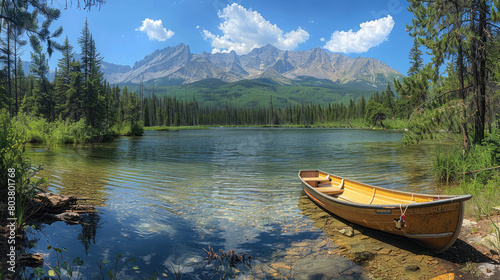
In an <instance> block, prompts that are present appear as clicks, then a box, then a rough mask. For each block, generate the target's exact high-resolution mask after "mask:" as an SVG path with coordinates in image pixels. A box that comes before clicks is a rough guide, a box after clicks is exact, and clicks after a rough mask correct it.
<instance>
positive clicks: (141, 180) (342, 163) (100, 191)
mask: <svg viewBox="0 0 500 280" xmlns="http://www.w3.org/2000/svg"><path fill="white" fill-rule="evenodd" d="M401 136H402V134H401V133H400V132H391V131H371V130H348V129H280V128H278V129H275V128H269V129H257V128H232V129H227V128H222V129H219V128H217V129H210V130H190V131H179V132H152V131H147V132H146V135H145V136H144V137H122V138H120V139H118V140H117V141H115V142H113V143H108V144H101V145H90V146H87V147H71V146H65V147H54V148H51V149H50V150H49V151H43V152H40V151H37V149H40V148H41V147H38V146H33V147H31V148H30V149H29V150H30V151H29V156H30V158H31V159H32V162H33V163H35V164H36V163H41V164H43V165H44V166H45V169H44V170H43V171H42V172H41V173H40V176H45V177H47V178H48V180H49V182H50V186H49V190H51V191H55V192H60V193H63V194H70V195H77V196H83V197H89V198H92V199H95V201H90V203H91V204H94V205H97V206H100V207H98V209H99V210H100V212H101V213H102V214H100V216H98V217H96V219H97V218H98V220H96V221H95V223H92V222H90V223H89V224H94V225H96V226H95V227H92V226H89V227H88V228H85V230H84V231H83V230H82V232H77V231H76V230H75V229H74V228H71V227H66V226H65V225H64V224H62V223H55V224H53V225H51V226H50V227H47V228H46V229H45V232H46V233H47V236H48V238H47V240H45V241H42V242H39V248H45V247H46V246H45V247H44V245H46V244H51V245H53V246H56V247H57V246H59V247H66V248H68V249H69V251H68V252H67V254H69V255H70V256H69V258H74V257H77V256H79V257H81V258H82V259H83V260H84V261H85V264H86V266H87V267H86V268H85V269H87V270H88V271H89V272H91V273H92V272H96V269H97V268H96V267H95V265H94V264H95V261H96V260H103V259H108V260H109V259H110V258H113V256H116V255H117V254H119V253H121V254H123V255H124V256H125V257H134V258H136V259H137V263H136V265H137V266H138V267H139V268H140V270H138V271H134V270H129V271H127V272H125V274H128V275H129V276H130V275H132V276H133V275H135V273H136V272H139V273H141V274H142V275H143V276H147V275H148V274H147V273H149V272H152V271H156V272H165V273H167V274H170V273H171V265H170V264H175V265H180V266H183V265H185V264H188V263H190V262H193V260H198V259H200V258H201V259H203V258H204V255H203V254H204V251H203V249H204V248H207V247H208V246H209V245H211V246H214V247H215V248H217V249H224V250H229V249H235V250H237V251H239V252H251V253H252V255H254V256H258V257H259V259H260V258H262V259H268V260H272V259H275V258H278V257H277V256H281V257H280V258H284V257H285V256H286V250H287V248H289V247H294V246H295V245H293V244H300V243H301V242H302V241H304V240H313V241H309V242H319V241H317V240H318V239H321V237H322V236H324V233H323V232H322V231H321V230H320V229H319V228H317V227H313V224H314V223H315V222H316V221H314V220H312V219H310V217H308V216H306V215H304V214H303V211H302V210H301V209H300V208H299V207H297V200H298V199H299V197H300V196H301V187H300V183H299V181H298V179H297V172H298V170H300V169H321V170H325V171H329V172H332V173H335V174H339V175H341V176H344V177H348V178H352V179H355V180H359V181H362V182H366V183H371V184H374V185H380V186H384V187H388V188H398V189H411V190H412V191H414V190H420V191H430V192H433V191H435V190H433V189H432V185H431V184H430V182H431V181H430V176H429V163H430V161H431V159H430V158H429V157H428V152H427V150H426V148H418V149H417V148H415V149H413V150H412V149H403V148H402V146H401V144H400V140H401ZM428 148H430V149H432V147H428ZM96 234H97V236H96ZM79 240H80V242H79ZM79 243H81V245H80V244H79ZM91 244H95V245H91ZM297 247H300V246H297ZM41 250H42V251H43V249H41ZM297 250H299V249H297ZM300 252H302V251H300ZM311 254H312V252H311ZM51 257H53V256H51ZM195 270H196V269H195ZM132 276H130V278H134V277H132ZM193 277H194V276H193ZM195 278H196V277H195Z"/></svg>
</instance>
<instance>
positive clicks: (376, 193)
mask: <svg viewBox="0 0 500 280" xmlns="http://www.w3.org/2000/svg"><path fill="white" fill-rule="evenodd" d="M299 176H300V177H301V178H302V180H303V181H304V182H305V183H306V184H308V185H310V186H311V187H313V188H314V189H316V190H317V191H319V192H321V193H323V194H325V195H327V196H330V197H333V198H337V199H339V200H343V201H347V202H352V203H360V204H371V205H400V204H410V203H422V202H431V201H438V200H442V199H448V198H452V196H440V195H427V194H417V193H407V192H401V191H396V190H391V189H384V188H381V187H375V186H371V185H368V184H363V183H359V182H356V181H352V180H348V179H345V178H342V177H338V176H335V175H332V174H328V173H325V172H322V171H318V170H311V171H301V172H300V174H299Z"/></svg>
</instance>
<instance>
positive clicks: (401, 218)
mask: <svg viewBox="0 0 500 280" xmlns="http://www.w3.org/2000/svg"><path fill="white" fill-rule="evenodd" d="M414 202H415V200H413V194H411V199H410V203H408V204H407V205H406V208H405V211H403V206H402V204H401V203H400V204H399V210H401V216H399V221H401V224H400V225H401V227H403V226H404V224H405V222H406V216H405V214H406V210H408V206H410V204H412V203H414Z"/></svg>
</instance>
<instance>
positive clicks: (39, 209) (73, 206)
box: [0, 192, 96, 279]
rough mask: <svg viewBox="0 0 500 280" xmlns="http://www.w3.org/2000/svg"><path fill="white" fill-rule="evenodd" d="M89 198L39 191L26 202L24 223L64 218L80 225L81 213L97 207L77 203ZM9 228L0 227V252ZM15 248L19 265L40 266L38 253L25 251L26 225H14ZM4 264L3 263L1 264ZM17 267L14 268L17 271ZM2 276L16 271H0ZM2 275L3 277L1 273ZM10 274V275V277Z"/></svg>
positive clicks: (4, 249)
mask: <svg viewBox="0 0 500 280" xmlns="http://www.w3.org/2000/svg"><path fill="white" fill-rule="evenodd" d="M85 200H88V199H86V198H77V197H75V196H65V195H60V194H55V193H49V192H42V193H38V194H36V195H35V197H33V198H31V199H28V200H27V201H26V202H25V208H24V213H23V215H24V217H26V218H25V219H24V224H25V225H33V224H42V223H45V224H51V223H53V222H57V221H63V222H65V223H66V224H71V225H76V224H80V222H81V221H82V217H83V215H89V214H90V215H91V214H93V213H94V212H95V211H96V210H95V208H94V207H93V206H90V205H82V204H79V201H85ZM11 232H12V230H11V228H9V227H8V226H0V244H2V246H1V247H0V254H1V255H2V256H6V255H7V254H8V251H9V248H10V247H9V246H7V245H8V244H10V243H9V242H8V239H9V236H10V235H11V234H12V233H11ZM15 241H16V242H15V244H16V247H17V248H16V250H17V251H18V252H20V253H19V254H18V256H17V258H16V259H15V262H14V263H15V264H16V265H17V266H18V267H41V266H43V263H44V260H43V258H42V256H41V255H40V254H37V253H35V254H29V253H24V251H25V249H27V248H29V247H31V246H32V245H31V244H30V240H28V238H27V236H26V230H25V228H15ZM2 267H3V266H2ZM17 272H18V270H17V271H16V273H17ZM2 275H4V276H5V278H4V279H15V277H16V275H15V273H14V274H12V273H9V272H7V271H5V272H4V271H2ZM2 277H3V276H2ZM9 277H10V278H9Z"/></svg>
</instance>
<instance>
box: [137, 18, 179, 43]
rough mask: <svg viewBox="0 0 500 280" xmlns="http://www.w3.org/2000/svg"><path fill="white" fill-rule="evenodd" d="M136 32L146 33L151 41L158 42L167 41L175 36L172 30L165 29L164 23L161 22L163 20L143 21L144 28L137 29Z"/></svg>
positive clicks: (147, 19)
mask: <svg viewBox="0 0 500 280" xmlns="http://www.w3.org/2000/svg"><path fill="white" fill-rule="evenodd" d="M135 31H141V32H146V34H148V37H149V40H158V41H165V40H167V39H169V38H170V37H172V36H174V34H175V33H174V32H173V31H172V30H170V29H169V30H167V29H166V28H165V27H163V22H162V21H161V19H159V20H152V19H149V18H146V19H145V20H143V21H142V26H141V27H139V28H136V29H135Z"/></svg>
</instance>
